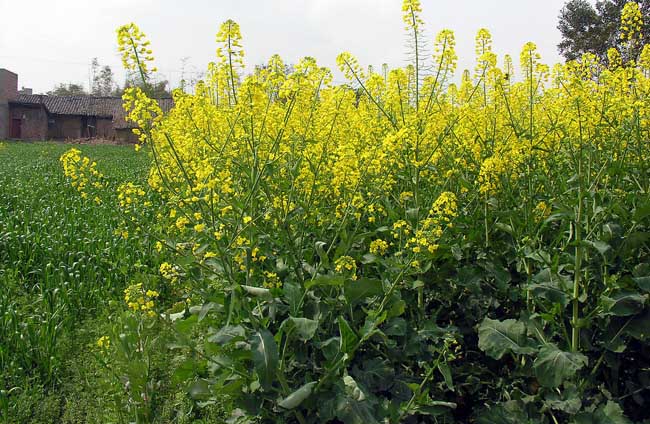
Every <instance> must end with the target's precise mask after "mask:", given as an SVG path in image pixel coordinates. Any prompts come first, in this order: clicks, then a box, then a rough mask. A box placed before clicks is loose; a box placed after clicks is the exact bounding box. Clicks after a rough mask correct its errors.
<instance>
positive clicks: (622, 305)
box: [601, 291, 647, 317]
mask: <svg viewBox="0 0 650 424" xmlns="http://www.w3.org/2000/svg"><path fill="white" fill-rule="evenodd" d="M646 299H647V295H641V294H639V293H636V292H630V291H619V292H617V293H615V294H613V295H612V296H611V297H608V296H602V297H601V302H602V304H603V307H604V309H605V311H607V312H609V313H610V314H612V315H616V316H619V317H626V316H630V315H634V314H638V313H639V312H641V311H642V310H643V306H644V304H645V302H646Z"/></svg>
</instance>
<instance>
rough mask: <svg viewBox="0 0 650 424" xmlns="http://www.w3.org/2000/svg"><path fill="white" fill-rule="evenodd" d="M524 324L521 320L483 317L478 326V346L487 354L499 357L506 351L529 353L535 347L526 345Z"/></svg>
mask: <svg viewBox="0 0 650 424" xmlns="http://www.w3.org/2000/svg"><path fill="white" fill-rule="evenodd" d="M527 343H528V340H527V338H526V326H525V325H524V323H523V322H520V321H517V320H514V319H507V320H504V321H498V320H493V319H490V318H485V319H484V320H483V322H482V323H481V325H480V326H479V328H478V347H479V349H481V350H482V351H483V352H485V353H486V354H487V355H488V356H490V357H492V358H494V359H501V358H502V357H503V355H505V354H506V353H508V352H514V353H521V354H529V353H533V352H534V351H535V349H533V348H531V347H528V346H527Z"/></svg>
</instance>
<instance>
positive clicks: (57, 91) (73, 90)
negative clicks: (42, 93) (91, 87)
mask: <svg viewBox="0 0 650 424" xmlns="http://www.w3.org/2000/svg"><path fill="white" fill-rule="evenodd" d="M47 94H48V95H49V96H87V95H88V93H86V90H84V87H83V85H81V84H76V83H72V82H70V83H67V84H66V83H61V84H58V85H57V86H56V87H54V89H53V90H51V91H48V92H47Z"/></svg>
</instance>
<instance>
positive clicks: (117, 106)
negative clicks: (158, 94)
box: [12, 94, 174, 129]
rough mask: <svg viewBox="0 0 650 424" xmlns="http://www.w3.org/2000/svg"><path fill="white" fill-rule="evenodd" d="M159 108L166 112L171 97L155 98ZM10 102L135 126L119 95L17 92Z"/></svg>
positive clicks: (171, 102)
mask: <svg viewBox="0 0 650 424" xmlns="http://www.w3.org/2000/svg"><path fill="white" fill-rule="evenodd" d="M157 100H158V104H159V105H160V108H161V109H162V110H163V112H165V113H167V112H169V111H170V110H171V108H172V107H174V101H173V100H172V99H171V98H162V99H157ZM12 103H20V104H25V105H43V106H44V107H45V109H47V111H48V112H49V113H51V114H55V115H79V116H96V117H98V118H108V119H112V120H113V127H114V128H117V129H120V128H122V129H123V128H135V125H134V124H133V123H132V122H127V121H126V119H125V113H124V108H123V107H122V99H121V98H120V97H92V96H45V95H39V94H19V95H18V97H16V99H15V100H12Z"/></svg>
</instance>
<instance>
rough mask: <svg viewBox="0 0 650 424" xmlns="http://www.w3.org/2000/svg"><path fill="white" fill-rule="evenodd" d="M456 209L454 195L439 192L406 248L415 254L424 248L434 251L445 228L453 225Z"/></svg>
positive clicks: (430, 251) (456, 213)
mask: <svg viewBox="0 0 650 424" xmlns="http://www.w3.org/2000/svg"><path fill="white" fill-rule="evenodd" d="M457 210H458V205H457V202H456V195H455V194H454V193H451V192H448V191H446V192H443V193H441V194H440V195H439V196H438V198H437V199H436V201H435V202H433V205H432V206H431V209H430V210H429V215H428V216H427V217H426V218H425V219H424V220H422V222H421V223H420V226H419V228H417V229H416V230H415V232H414V234H413V237H411V238H410V239H409V240H408V243H407V245H406V246H407V248H410V249H411V250H412V252H413V253H415V254H418V253H422V252H424V251H425V250H426V251H428V252H429V253H435V252H436V251H437V250H438V247H439V245H438V241H439V240H440V238H441V237H442V235H443V232H444V230H445V228H451V227H452V226H453V223H452V220H453V218H455V217H456V216H457V215H458V212H457Z"/></svg>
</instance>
